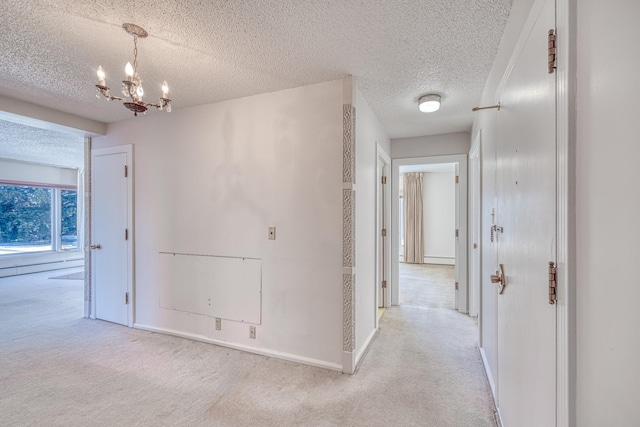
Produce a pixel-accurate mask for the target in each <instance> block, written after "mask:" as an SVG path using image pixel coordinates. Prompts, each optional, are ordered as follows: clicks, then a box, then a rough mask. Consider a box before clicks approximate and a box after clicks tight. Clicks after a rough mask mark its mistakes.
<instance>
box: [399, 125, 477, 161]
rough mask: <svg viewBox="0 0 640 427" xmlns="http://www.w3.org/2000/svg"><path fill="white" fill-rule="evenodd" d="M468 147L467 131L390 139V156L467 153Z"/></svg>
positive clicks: (469, 140) (404, 156)
mask: <svg viewBox="0 0 640 427" xmlns="http://www.w3.org/2000/svg"><path fill="white" fill-rule="evenodd" d="M469 148H471V139H470V137H469V134H468V133H467V132H458V133H448V134H444V135H432V136H419V137H415V138H399V139H392V140H391V158H393V159H404V158H409V157H429V156H446V155H450V154H467V153H468V152H469Z"/></svg>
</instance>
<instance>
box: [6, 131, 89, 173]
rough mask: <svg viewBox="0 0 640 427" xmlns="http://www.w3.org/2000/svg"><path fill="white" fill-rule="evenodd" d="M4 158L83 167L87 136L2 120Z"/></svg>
mask: <svg viewBox="0 0 640 427" xmlns="http://www.w3.org/2000/svg"><path fill="white" fill-rule="evenodd" d="M0 157H2V158H6V159H14V160H22V161H27V162H35V163H42V164H48V165H56V166H64V167H68V168H82V167H84V138H82V137H79V136H76V135H70V134H67V133H63V132H56V131H53V130H47V129H39V128H35V127H31V126H25V125H21V124H18V123H13V122H7V121H4V120H0Z"/></svg>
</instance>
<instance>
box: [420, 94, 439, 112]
mask: <svg viewBox="0 0 640 427" xmlns="http://www.w3.org/2000/svg"><path fill="white" fill-rule="evenodd" d="M418 107H419V108H420V111H422V112H423V113H433V112H434V111H438V110H439V109H440V95H436V94H434V93H431V94H428V95H422V96H421V97H420V99H418Z"/></svg>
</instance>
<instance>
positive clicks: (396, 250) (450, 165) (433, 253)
mask: <svg viewBox="0 0 640 427" xmlns="http://www.w3.org/2000/svg"><path fill="white" fill-rule="evenodd" d="M392 173H393V182H394V185H393V189H392V190H393V191H392V204H393V206H392V210H393V215H392V237H393V239H392V240H393V241H392V255H391V257H392V260H393V262H392V270H393V271H392V277H393V280H392V284H391V303H392V304H393V305H411V306H417V307H425V308H448V309H451V310H457V311H459V312H461V313H468V309H469V307H468V283H467V282H468V281H467V250H466V249H467V156H466V155H452V156H437V157H421V158H411V159H395V160H393V165H392Z"/></svg>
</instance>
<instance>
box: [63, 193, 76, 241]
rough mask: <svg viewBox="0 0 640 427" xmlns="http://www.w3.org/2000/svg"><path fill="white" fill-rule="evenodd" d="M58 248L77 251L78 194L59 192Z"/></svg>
mask: <svg viewBox="0 0 640 427" xmlns="http://www.w3.org/2000/svg"><path fill="white" fill-rule="evenodd" d="M60 202H61V207H60V223H61V224H60V231H61V233H60V248H61V249H62V250H64V251H68V250H73V249H78V192H77V191H76V190H60Z"/></svg>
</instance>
